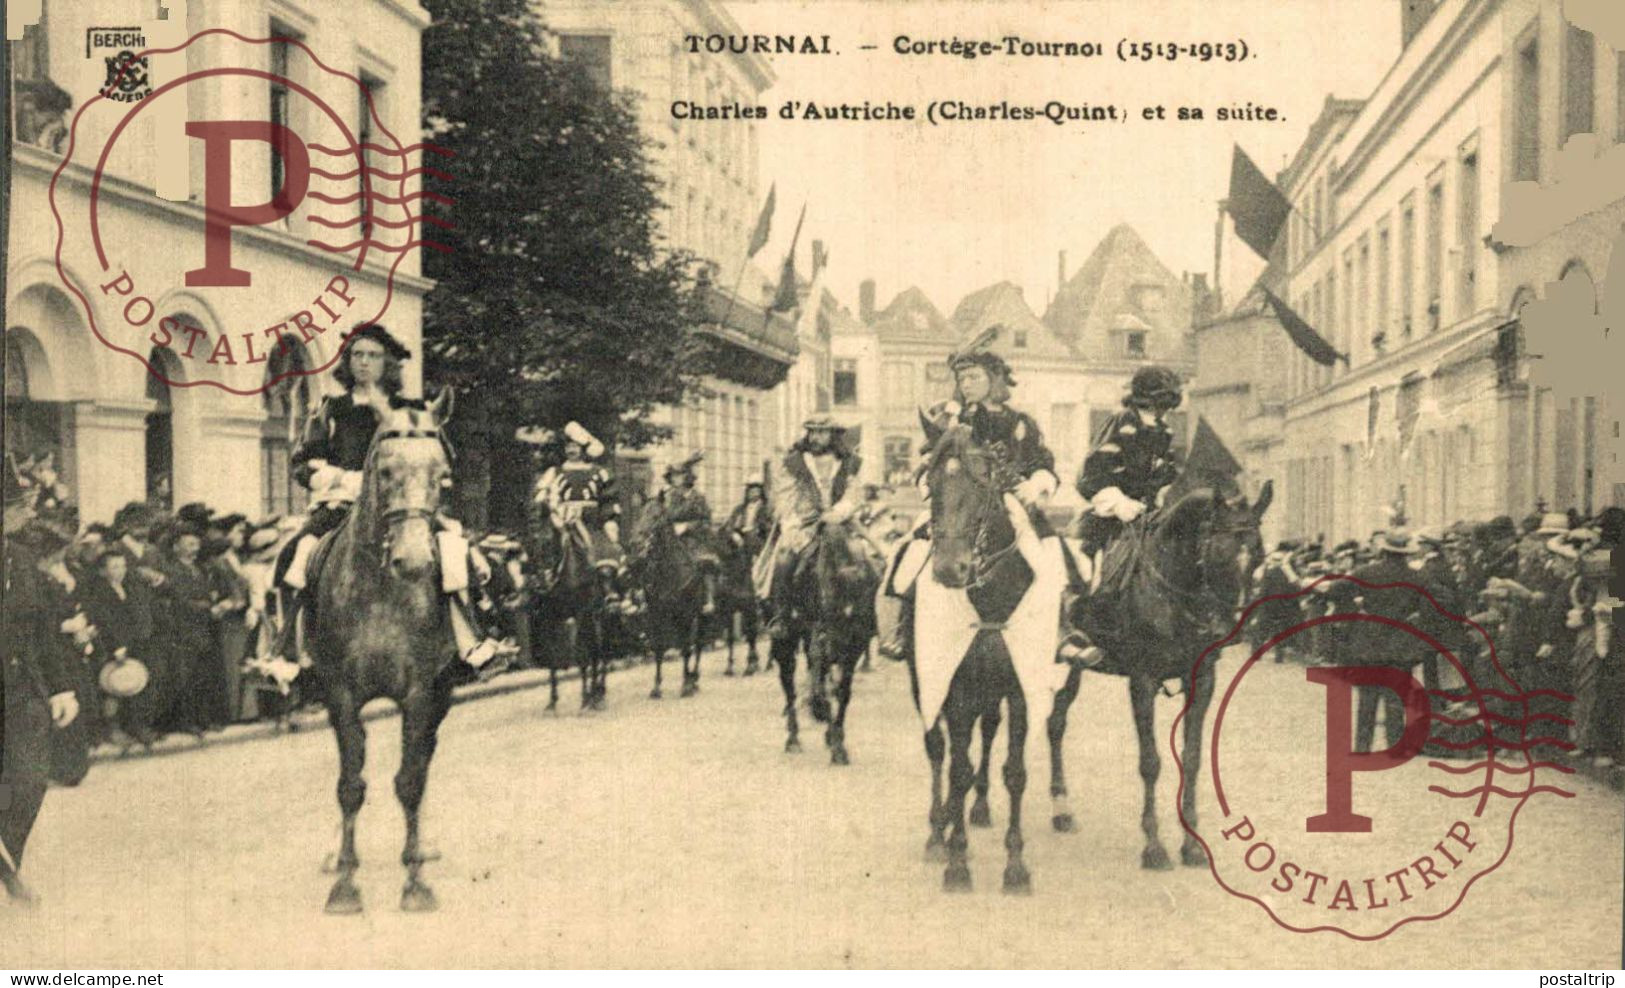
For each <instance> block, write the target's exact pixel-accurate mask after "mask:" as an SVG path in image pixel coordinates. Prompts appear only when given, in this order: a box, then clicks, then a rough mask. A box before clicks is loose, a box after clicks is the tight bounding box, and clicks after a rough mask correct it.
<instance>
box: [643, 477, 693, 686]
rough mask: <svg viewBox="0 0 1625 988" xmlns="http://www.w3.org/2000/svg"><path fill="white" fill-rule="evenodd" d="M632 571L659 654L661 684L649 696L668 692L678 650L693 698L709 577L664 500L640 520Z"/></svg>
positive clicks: (652, 646)
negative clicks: (668, 665) (667, 669)
mask: <svg viewBox="0 0 1625 988" xmlns="http://www.w3.org/2000/svg"><path fill="white" fill-rule="evenodd" d="M627 571H628V572H629V573H630V574H631V577H632V582H633V583H634V584H635V585H637V586H639V587H641V588H642V590H643V597H644V610H643V614H642V618H643V628H644V640H645V642H646V643H647V644H648V647H649V650H650V651H651V652H653V653H654V660H655V684H654V689H652V690H650V691H649V699H651V700H658V699H660V698H661V696H662V695H663V693H662V692H661V685H662V675H663V667H664V664H665V661H666V659H667V658H668V657H669V656H671V655H673V654H674V653H675V655H676V656H677V657H678V658H680V659H681V661H682V664H683V689H682V695H683V696H685V697H687V696H693V695H694V694H695V693H697V692H699V689H700V642H701V637H700V635H701V630H702V624H703V621H702V615H701V609H702V608H703V607H704V606H705V596H706V591H705V580H704V578H703V575H702V574H701V572H700V565H699V563H698V561H696V560H695V558H694V554H693V552H692V551H690V549H689V547H688V546H687V545H685V544H684V542H683V540H682V538H681V537H679V536H678V534H677V530H676V528H674V527H673V525H672V522H671V516H670V515H668V514H667V513H666V508H665V506H664V505H663V504H661V503H660V501H659V500H658V499H656V500H651V501H649V502H648V503H647V504H645V505H644V506H643V509H642V510H641V511H639V512H638V514H637V517H636V519H635V520H634V523H633V526H632V537H631V539H630V540H629V541H628V552H627Z"/></svg>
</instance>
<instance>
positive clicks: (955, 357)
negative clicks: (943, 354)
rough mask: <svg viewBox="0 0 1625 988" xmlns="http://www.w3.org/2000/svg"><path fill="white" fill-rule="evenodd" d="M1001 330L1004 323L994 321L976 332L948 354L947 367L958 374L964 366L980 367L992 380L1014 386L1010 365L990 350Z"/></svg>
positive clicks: (1002, 330)
mask: <svg viewBox="0 0 1625 988" xmlns="http://www.w3.org/2000/svg"><path fill="white" fill-rule="evenodd" d="M1002 332H1004V324H1003V323H994V324H993V325H991V326H989V327H988V328H986V329H984V330H982V331H981V332H980V333H977V334H976V336H975V337H974V338H973V339H972V340H971V341H970V342H969V343H966V344H965V345H964V346H963V347H961V348H960V349H959V350H958V351H956V352H954V353H952V354H949V355H948V369H949V370H950V371H952V372H953V373H955V374H958V373H959V372H960V371H961V370H964V369H965V368H966V367H980V368H982V369H983V370H985V371H987V376H988V377H990V378H992V379H993V380H995V381H1003V382H1004V384H1005V386H1006V387H1015V384H1016V381H1015V378H1013V377H1011V376H1010V365H1009V364H1007V363H1005V362H1004V358H1003V357H1001V356H999V355H998V354H996V353H994V352H993V350H992V346H993V343H994V341H996V340H997V339H998V338H999V334H1000V333H1002Z"/></svg>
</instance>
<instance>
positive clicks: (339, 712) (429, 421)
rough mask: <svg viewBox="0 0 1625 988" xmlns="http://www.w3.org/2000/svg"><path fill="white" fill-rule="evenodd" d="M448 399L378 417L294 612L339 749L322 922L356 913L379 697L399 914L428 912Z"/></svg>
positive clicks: (446, 640)
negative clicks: (439, 534)
mask: <svg viewBox="0 0 1625 988" xmlns="http://www.w3.org/2000/svg"><path fill="white" fill-rule="evenodd" d="M450 409H451V392H450V390H449V389H448V390H447V391H444V392H442V393H441V395H440V397H439V398H437V399H436V400H435V401H434V402H433V403H432V404H431V405H429V407H428V408H427V409H419V408H400V409H395V410H392V411H390V412H387V413H386V414H385V415H384V416H383V418H382V421H381V422H380V423H379V426H378V431H377V433H376V434H375V435H374V437H373V440H372V448H371V450H369V451H368V453H367V460H366V466H365V468H364V470H363V480H362V483H361V495H360V497H359V498H357V500H356V502H355V505H354V507H352V508H351V509H350V513H349V515H348V516H347V517H346V518H345V520H344V521H343V523H341V524H340V525H339V527H338V528H337V529H336V530H334V532H333V533H332V534H331V535H330V536H328V537H327V539H326V541H325V542H324V544H323V545H322V546H321V547H320V548H318V550H317V552H316V554H315V555H314V556H313V558H312V559H311V563H310V579H311V586H312V591H313V606H312V608H310V609H309V610H307V612H306V619H307V628H308V631H307V634H306V636H305V637H306V640H307V641H308V647H309V652H310V655H311V659H312V666H311V669H310V672H311V674H312V678H313V679H314V680H315V681H316V684H317V687H318V689H319V690H320V692H321V694H322V697H323V700H324V702H325V704H326V706H327V711H328V717H329V719H330V720H331V722H332V725H333V734H334V736H335V737H336V738H337V739H338V747H339V783H338V800H339V808H340V809H341V810H342V811H343V814H344V834H343V840H342V843H341V845H340V847H339V853H338V858H337V861H336V869H337V871H338V876H339V877H338V880H337V881H336V882H335V883H334V885H333V889H332V891H331V892H330V893H329V895H328V899H327V911H328V912H330V913H357V912H360V911H361V893H360V890H359V889H357V888H356V885H355V880H354V876H355V871H356V869H357V868H358V867H359V866H360V861H359V860H358V859H357V857H356V850H355V824H356V817H357V815H358V814H359V813H360V812H361V804H362V801H363V800H364V799H365V797H366V793H367V783H366V779H365V778H363V776H362V770H363V768H364V767H365V762H366V745H367V736H366V730H365V728H364V727H363V726H362V722H361V708H362V707H363V706H365V705H366V703H367V702H368V701H369V700H373V699H375V698H378V697H388V698H389V699H391V700H394V701H395V703H396V705H397V706H399V707H400V711H401V764H400V770H399V771H398V772H397V773H396V775H395V795H396V797H397V798H398V799H399V800H400V803H401V807H402V809H404V810H405V812H406V843H405V846H404V848H403V849H402V851H401V863H402V864H403V865H405V866H406V887H405V889H404V890H403V891H402V893H401V908H402V909H404V910H407V911H412V912H424V911H429V910H432V909H434V908H435V906H436V903H435V897H434V893H433V892H432V891H431V890H430V888H429V886H428V885H426V884H424V882H423V880H422V878H421V877H420V874H419V872H420V870H421V868H422V866H423V863H424V860H425V856H424V854H423V851H422V849H421V847H420V845H419V840H418V809H419V807H420V806H421V805H422V803H423V794H424V790H425V788H426V786H427V784H428V777H429V762H430V760H432V759H433V758H434V752H435V745H436V741H437V734H438V731H439V729H440V723H441V721H442V720H443V719H444V718H445V716H446V712H447V710H449V709H450V707H451V693H452V687H453V686H454V685H455V683H456V681H457V679H458V678H459V677H458V673H456V672H455V671H454V670H455V665H454V663H455V660H456V656H457V653H456V646H455V644H454V642H453V638H452V632H451V623H450V618H449V615H448V608H447V606H446V601H445V598H444V595H443V594H442V592H441V588H440V567H439V565H438V564H437V561H436V551H435V550H436V547H435V541H436V540H435V533H434V519H435V514H436V512H437V511H438V509H439V505H440V492H441V489H442V485H443V484H444V483H445V482H446V481H447V480H448V479H449V478H450V470H451V467H450V462H449V458H448V456H447V453H446V447H445V446H444V445H443V443H442V440H441V436H440V429H441V426H442V425H443V424H444V422H445V420H446V418H447V416H448V414H449V413H450Z"/></svg>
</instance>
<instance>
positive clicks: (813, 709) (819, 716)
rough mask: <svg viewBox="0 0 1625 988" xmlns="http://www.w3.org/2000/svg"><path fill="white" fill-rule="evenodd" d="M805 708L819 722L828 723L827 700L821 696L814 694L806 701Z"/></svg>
mask: <svg viewBox="0 0 1625 988" xmlns="http://www.w3.org/2000/svg"><path fill="white" fill-rule="evenodd" d="M807 710H808V711H809V712H810V713H811V714H812V717H813V720H816V721H818V723H820V724H828V723H829V701H828V700H827V699H825V698H824V697H821V696H815V697H813V698H812V699H810V700H808V701H807Z"/></svg>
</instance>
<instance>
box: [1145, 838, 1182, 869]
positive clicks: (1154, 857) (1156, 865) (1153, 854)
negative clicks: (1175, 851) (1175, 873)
mask: <svg viewBox="0 0 1625 988" xmlns="http://www.w3.org/2000/svg"><path fill="white" fill-rule="evenodd" d="M1140 867H1141V868H1144V869H1146V870H1147V871H1172V870H1173V867H1174V863H1173V862H1172V861H1170V860H1168V852H1167V851H1166V850H1164V849H1163V846H1162V845H1161V844H1152V845H1151V846H1150V847H1147V848H1146V849H1145V850H1144V851H1141V852H1140Z"/></svg>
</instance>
